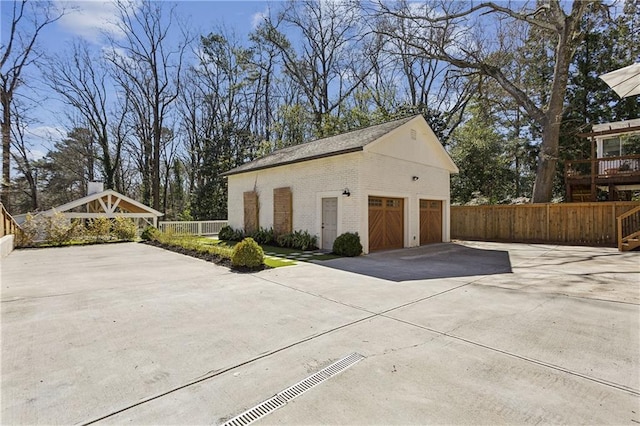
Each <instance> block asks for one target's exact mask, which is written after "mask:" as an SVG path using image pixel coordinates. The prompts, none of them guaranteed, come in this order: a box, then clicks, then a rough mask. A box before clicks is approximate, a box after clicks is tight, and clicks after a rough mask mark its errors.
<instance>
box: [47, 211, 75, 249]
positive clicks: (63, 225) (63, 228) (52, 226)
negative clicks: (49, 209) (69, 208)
mask: <svg viewBox="0 0 640 426" xmlns="http://www.w3.org/2000/svg"><path fill="white" fill-rule="evenodd" d="M78 224H79V222H78V221H71V220H69V219H67V218H66V217H65V215H64V214H62V213H60V212H54V213H53V216H51V217H47V218H46V219H45V225H44V228H45V229H44V233H45V240H46V241H47V242H48V243H49V244H54V245H61V244H64V243H66V242H69V241H71V240H72V239H73V237H74V236H75V234H76V228H77V227H78Z"/></svg>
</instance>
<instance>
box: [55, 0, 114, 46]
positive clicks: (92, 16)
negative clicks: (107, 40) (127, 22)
mask: <svg viewBox="0 0 640 426" xmlns="http://www.w3.org/2000/svg"><path fill="white" fill-rule="evenodd" d="M57 1H58V3H59V5H60V6H62V7H65V8H66V9H67V10H68V13H66V14H65V15H64V16H63V17H62V18H61V19H60V21H59V24H60V26H61V27H62V28H63V29H65V30H66V31H68V32H70V33H73V34H75V35H78V36H81V37H83V38H85V39H87V40H89V41H92V42H97V41H98V40H99V38H100V36H101V35H102V34H103V33H107V34H111V35H113V36H115V37H122V36H123V35H124V34H123V33H122V31H121V29H120V28H119V27H118V25H117V22H118V8H117V6H116V3H115V2H114V1H109V0H83V1H65V0H57Z"/></svg>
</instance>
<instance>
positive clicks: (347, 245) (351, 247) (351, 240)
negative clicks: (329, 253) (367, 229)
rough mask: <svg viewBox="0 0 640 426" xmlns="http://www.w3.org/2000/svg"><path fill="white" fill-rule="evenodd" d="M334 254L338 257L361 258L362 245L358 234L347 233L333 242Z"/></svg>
mask: <svg viewBox="0 0 640 426" xmlns="http://www.w3.org/2000/svg"><path fill="white" fill-rule="evenodd" d="M333 252H334V253H335V254H337V255H338V256H348V257H354V256H360V254H362V244H361V243H360V236H359V235H358V233H357V232H356V233H351V232H345V233H344V234H342V235H340V236H339V237H338V238H336V240H335V241H334V242H333Z"/></svg>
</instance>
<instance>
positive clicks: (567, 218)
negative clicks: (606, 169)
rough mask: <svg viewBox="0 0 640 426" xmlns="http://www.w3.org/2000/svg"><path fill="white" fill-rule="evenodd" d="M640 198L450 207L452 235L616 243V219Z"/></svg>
mask: <svg viewBox="0 0 640 426" xmlns="http://www.w3.org/2000/svg"><path fill="white" fill-rule="evenodd" d="M638 206H640V202H637V201H615V202H602V203H563V204H550V203H549V204H522V205H491V206H451V238H454V239H460V240H478V241H505V242H520V243H559V244H576V245H595V246H612V247H615V246H616V245H617V229H616V228H617V220H616V218H617V217H618V216H620V215H621V214H623V213H625V212H627V211H629V210H631V209H633V208H635V207H638Z"/></svg>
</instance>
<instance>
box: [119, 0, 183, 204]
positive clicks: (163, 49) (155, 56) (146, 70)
mask: <svg viewBox="0 0 640 426" xmlns="http://www.w3.org/2000/svg"><path fill="white" fill-rule="evenodd" d="M135 5H136V6H137V8H133V7H132V4H131V3H129V2H125V1H118V2H117V6H118V10H119V21H118V24H117V25H118V27H119V29H120V32H121V33H122V34H123V35H124V39H123V40H120V39H118V38H116V37H114V36H111V45H112V49H111V50H110V51H109V54H108V59H109V61H110V62H111V63H112V64H113V66H114V68H115V70H116V80H117V81H118V84H119V85H120V86H121V87H122V89H123V90H124V91H125V93H126V94H127V96H129V99H130V102H131V106H132V110H133V111H134V112H135V117H136V120H137V121H138V122H137V127H138V128H137V129H136V130H137V134H138V136H139V137H140V138H141V139H140V141H141V144H142V146H143V148H144V150H146V155H148V159H149V164H150V167H149V171H150V175H149V176H148V180H149V181H150V185H151V200H152V203H153V204H152V205H153V208H155V209H159V208H160V204H161V202H160V158H161V154H160V150H161V149H162V132H163V123H164V121H165V119H166V118H167V116H168V114H169V113H170V109H171V107H172V106H173V103H174V101H175V100H176V99H177V98H178V94H179V87H180V77H181V72H182V66H183V58H184V55H185V52H186V48H187V44H188V42H189V38H188V36H187V35H186V34H183V37H182V41H181V42H180V43H179V44H178V45H177V46H169V41H168V36H169V30H170V29H171V28H174V22H175V21H176V16H175V6H174V7H172V8H171V9H170V10H169V12H168V13H166V12H165V11H164V6H163V2H153V1H150V0H143V1H141V2H139V3H135ZM179 27H180V28H182V27H183V26H181V25H180V26H179ZM143 170H146V167H145V168H144V169H143ZM143 178H144V177H143ZM144 201H145V202H148V201H149V200H148V199H145V200H144Z"/></svg>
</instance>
